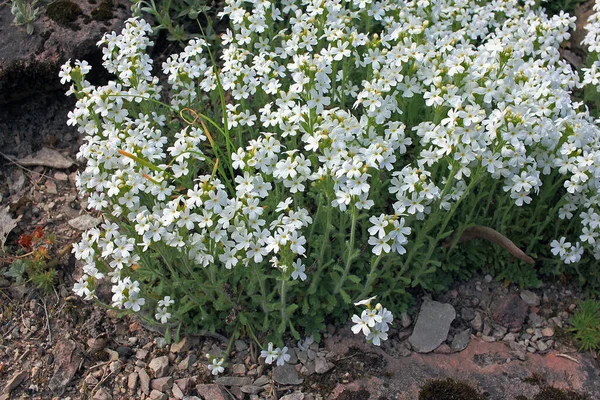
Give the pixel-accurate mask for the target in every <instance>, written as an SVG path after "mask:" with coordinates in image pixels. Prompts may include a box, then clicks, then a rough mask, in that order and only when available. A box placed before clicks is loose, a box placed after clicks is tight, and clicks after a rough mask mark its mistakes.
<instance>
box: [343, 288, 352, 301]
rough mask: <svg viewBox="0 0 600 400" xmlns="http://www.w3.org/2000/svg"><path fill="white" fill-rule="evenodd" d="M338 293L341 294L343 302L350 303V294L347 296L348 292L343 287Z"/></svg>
mask: <svg viewBox="0 0 600 400" xmlns="http://www.w3.org/2000/svg"><path fill="white" fill-rule="evenodd" d="M340 295H341V296H342V299H344V303H346V304H350V303H352V299H351V298H350V296H348V293H346V291H345V290H344V289H340Z"/></svg>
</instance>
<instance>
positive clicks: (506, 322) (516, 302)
mask: <svg viewBox="0 0 600 400" xmlns="http://www.w3.org/2000/svg"><path fill="white" fill-rule="evenodd" d="M528 308H529V306H528V305H527V303H525V302H524V301H523V300H522V299H521V298H520V297H519V296H518V295H516V294H515V293H512V294H510V295H508V296H505V297H501V298H500V299H499V300H498V301H497V302H496V304H495V305H494V312H493V315H494V320H495V321H496V322H497V323H499V324H500V325H502V326H505V327H507V328H509V329H517V328H519V329H520V328H521V327H522V326H523V322H524V321H525V318H526V317H527V311H528Z"/></svg>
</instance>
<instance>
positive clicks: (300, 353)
mask: <svg viewBox="0 0 600 400" xmlns="http://www.w3.org/2000/svg"><path fill="white" fill-rule="evenodd" d="M296 357H298V360H300V362H301V363H302V364H306V361H307V360H308V353H307V352H306V351H302V350H296Z"/></svg>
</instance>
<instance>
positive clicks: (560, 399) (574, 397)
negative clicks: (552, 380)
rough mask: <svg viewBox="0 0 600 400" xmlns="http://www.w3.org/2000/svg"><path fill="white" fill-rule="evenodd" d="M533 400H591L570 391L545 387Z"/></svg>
mask: <svg viewBox="0 0 600 400" xmlns="http://www.w3.org/2000/svg"><path fill="white" fill-rule="evenodd" d="M533 400H589V397H588V396H586V395H583V394H579V393H577V392H573V391H570V390H560V389H556V388H553V387H545V388H543V389H542V390H541V391H540V392H539V393H538V394H536V395H535V397H534V398H533Z"/></svg>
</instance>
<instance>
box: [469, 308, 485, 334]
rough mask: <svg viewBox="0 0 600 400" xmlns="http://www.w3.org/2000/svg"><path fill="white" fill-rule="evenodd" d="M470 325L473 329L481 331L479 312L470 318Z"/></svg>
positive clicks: (481, 322) (481, 323)
mask: <svg viewBox="0 0 600 400" xmlns="http://www.w3.org/2000/svg"><path fill="white" fill-rule="evenodd" d="M470 325H471V328H473V329H474V330H475V331H477V332H480V331H481V327H482V326H483V318H481V314H480V313H475V317H473V319H472V320H471V322H470Z"/></svg>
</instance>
